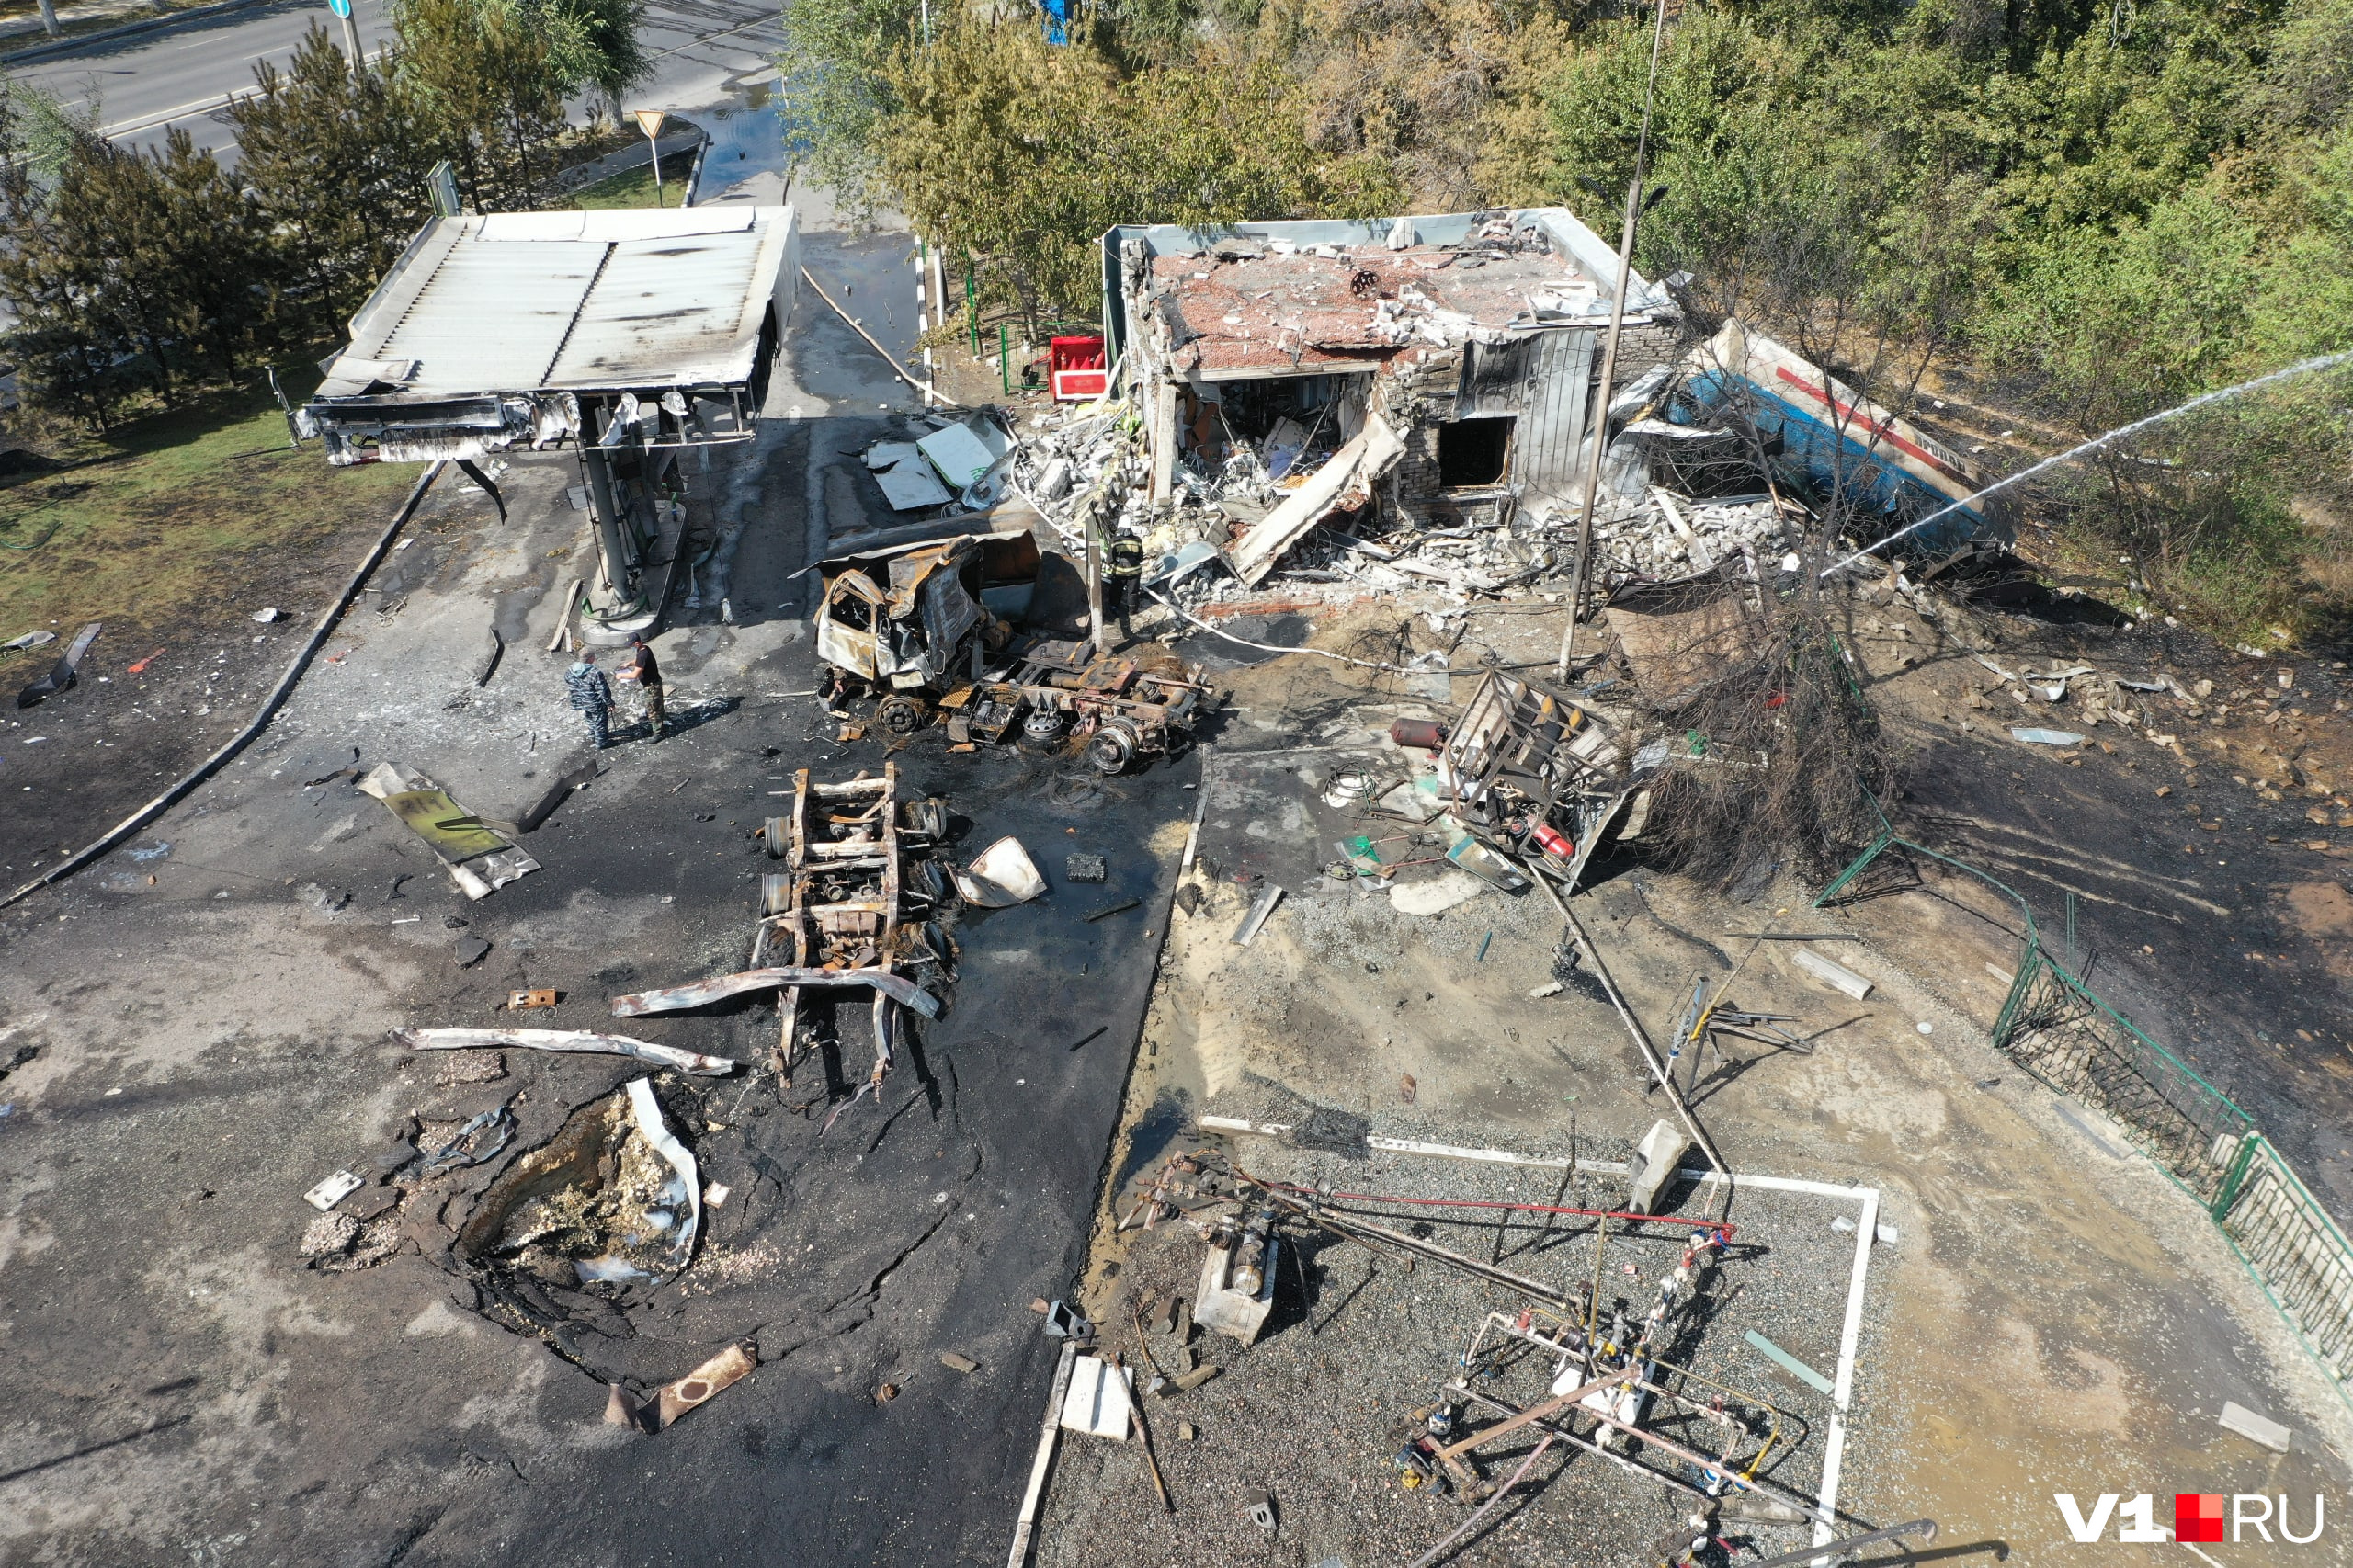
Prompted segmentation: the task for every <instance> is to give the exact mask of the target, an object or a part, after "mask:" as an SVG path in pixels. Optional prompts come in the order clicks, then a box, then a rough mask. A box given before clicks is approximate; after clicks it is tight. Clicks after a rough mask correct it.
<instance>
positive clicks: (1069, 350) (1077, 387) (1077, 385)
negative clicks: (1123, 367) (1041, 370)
mask: <svg viewBox="0 0 2353 1568" xmlns="http://www.w3.org/2000/svg"><path fill="white" fill-rule="evenodd" d="M1046 372H1047V379H1048V380H1049V381H1051V382H1052V384H1053V389H1054V401H1055V402H1056V403H1078V402H1081V401H1083V400H1085V399H1086V398H1090V397H1101V396H1102V395H1103V394H1104V393H1105V392H1108V391H1110V390H1111V371H1110V369H1109V368H1108V366H1107V365H1106V364H1105V363H1104V361H1103V340H1102V339H1101V338H1099V337H1057V338H1053V339H1051V340H1050V341H1049V342H1048V343H1047V345H1046Z"/></svg>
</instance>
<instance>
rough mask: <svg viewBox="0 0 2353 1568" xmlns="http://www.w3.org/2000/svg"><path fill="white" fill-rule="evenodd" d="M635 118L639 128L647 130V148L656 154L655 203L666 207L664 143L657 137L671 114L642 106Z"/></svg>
mask: <svg viewBox="0 0 2353 1568" xmlns="http://www.w3.org/2000/svg"><path fill="white" fill-rule="evenodd" d="M635 118H636V119H637V128H638V129H639V130H640V131H644V132H645V150H646V151H647V152H648V153H652V154H653V155H654V206H656V207H665V206H667V205H669V203H668V202H667V201H666V200H665V199H664V197H663V195H662V143H661V142H658V141H656V140H655V138H657V137H659V136H660V135H661V134H662V122H663V121H664V120H665V119H668V118H669V116H668V114H667V113H666V112H665V111H664V110H662V109H658V108H642V109H639V110H638V111H637V114H636V117H635Z"/></svg>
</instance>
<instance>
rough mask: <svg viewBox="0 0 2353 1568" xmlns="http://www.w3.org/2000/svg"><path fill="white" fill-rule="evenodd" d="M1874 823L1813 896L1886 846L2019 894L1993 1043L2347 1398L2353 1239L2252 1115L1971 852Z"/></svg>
mask: <svg viewBox="0 0 2353 1568" xmlns="http://www.w3.org/2000/svg"><path fill="white" fill-rule="evenodd" d="M1880 824H1881V832H1880V834H1879V835H1878V836H1877V837H1876V838H1874V839H1873V841H1872V843H1871V845H1870V847H1869V848H1867V849H1865V850H1864V851H1863V853H1862V854H1861V855H1859V856H1858V857H1857V858H1856V859H1855V862H1854V864H1852V865H1850V866H1848V867H1847V869H1845V870H1844V871H1842V872H1840V873H1839V875H1838V876H1837V878H1836V880H1835V881H1832V882H1831V884H1830V885H1829V886H1828V887H1827V888H1824V890H1823V892H1822V894H1821V896H1820V897H1818V898H1816V899H1815V900H1814V903H1815V906H1816V907H1820V906H1821V905H1823V904H1824V903H1828V902H1830V901H1831V900H1832V899H1833V898H1835V897H1836V896H1838V895H1839V894H1841V893H1844V892H1849V891H1850V890H1851V889H1853V887H1854V886H1855V883H1856V881H1857V879H1858V878H1859V877H1860V876H1861V875H1862V874H1863V872H1864V871H1865V870H1866V869H1869V868H1870V866H1871V865H1872V864H1873V863H1874V862H1875V861H1877V860H1878V859H1879V858H1881V856H1883V855H1885V854H1886V853H1888V852H1889V851H1890V850H1892V849H1902V850H1904V851H1906V852H1910V853H1916V854H1920V855H1925V856H1927V857H1928V858H1931V859H1933V860H1937V861H1938V862H1940V863H1942V864H1944V865H1947V866H1949V867H1952V868H1953V869H1956V870H1960V871H1963V872H1966V873H1968V874H1969V875H1971V876H1972V877H1975V878H1977V879H1979V880H1980V881H1984V882H1986V883H1987V884H1989V885H1990V886H1992V887H1994V888H1995V889H1996V890H1997V891H1999V892H2001V893H2002V894H2003V895H2004V896H2005V897H2006V898H2008V899H2009V900H2010V902H2011V903H2013V904H2015V905H2016V906H2017V908H2018V913H2019V915H2020V916H2021V918H2022V921H2023V931H2024V940H2023V944H2022V948H2023V950H2022V951H2021V953H2020V955H2019V960H2018V973H2017V976H2016V978H2015V979H2014V980H2013V981H2012V982H2011V984H2010V994H2009V995H2008V997H2007V998H2006V1000H2005V1001H2004V1002H2003V1004H2002V1011H2001V1015H2000V1017H1997V1018H1996V1019H1995V1023H1994V1031H1993V1033H1994V1044H1995V1047H1996V1048H1998V1049H1999V1050H2001V1051H2004V1052H2005V1053H2006V1054H2007V1055H2008V1056H2009V1057H2010V1058H2011V1060H2013V1061H2015V1062H2018V1065H2019V1066H2020V1067H2021V1068H2023V1069H2024V1070H2025V1071H2027V1072H2028V1073H2029V1074H2032V1075H2033V1076H2034V1077H2035V1078H2036V1079H2038V1080H2040V1082H2041V1083H2043V1084H2045V1085H2048V1086H2050V1087H2051V1088H2052V1089H2054V1090H2057V1091H2058V1092H2060V1093H2062V1094H2067V1095H2072V1096H2075V1097H2076V1098H2077V1099H2079V1100H2081V1101H2083V1102H2084V1103H2085V1104H2086V1105H2088V1106H2091V1107H2093V1108H2096V1109H2097V1110H2100V1111H2102V1112H2104V1113H2106V1114H2107V1115H2108V1116H2109V1117H2110V1118H2112V1119H2114V1120H2115V1121H2116V1123H2117V1125H2118V1126H2120V1128H2122V1129H2123V1130H2124V1132H2125V1134H2126V1136H2127V1137H2129V1138H2130V1139H2131V1141H2132V1142H2133V1143H2134V1144H2135V1145H2136V1146H2137V1147H2138V1148H2139V1149H2140V1150H2141V1151H2142V1152H2143V1153H2145V1154H2147V1155H2148V1156H2149V1158H2150V1159H2152V1160H2154V1162H2156V1164H2157V1166H2158V1167H2159V1168H2160V1169H2162V1170H2163V1171H2165V1174H2166V1175H2167V1176H2171V1177H2172V1178H2173V1179H2174V1181H2175V1182H2176V1183H2177V1184H2178V1185H2179V1186H2180V1187H2182V1188H2183V1190H2185V1191H2186V1192H2188V1193H2189V1194H2190V1195H2191V1196H2192V1197H2194V1198H2195V1199H2197V1200H2198V1202H2199V1206H2200V1208H2202V1209H2204V1210H2206V1213H2207V1216H2208V1217H2209V1218H2210V1219H2211V1220H2212V1221H2214V1223H2215V1225H2216V1226H2217V1227H2219V1228H2220V1229H2221V1231H2222V1237H2223V1239H2224V1240H2225V1241H2226V1242H2228V1243H2229V1244H2230V1247H2231V1250H2232V1251H2233V1252H2234V1253H2235V1254H2236V1255H2237V1256H2238V1258H2239V1261H2240V1262H2241V1263H2242V1264H2244V1265H2245V1267H2246V1270H2247V1273H2248V1274H2249V1275H2251V1276H2252V1277H2253V1278H2254V1279H2255V1282H2256V1284H2257V1285H2258V1286H2260V1287H2262V1290H2263V1292H2264V1294H2265V1295H2266V1296H2268V1297H2269V1298H2270V1300H2271V1303H2272V1305H2273V1306H2275V1307H2277V1308H2278V1309H2279V1315H2280V1316H2281V1317H2283V1318H2285V1319H2286V1320H2287V1322H2288V1324H2289V1326H2290V1327H2291V1328H2292V1329H2294V1330H2295V1332H2296V1334H2297V1335H2298V1337H2299V1338H2301V1339H2302V1342H2303V1345H2304V1347H2305V1348H2306V1349H2307V1350H2309V1351H2310V1352H2311V1353H2312V1355H2313V1359H2315V1360H2316V1361H2318V1362H2319V1363H2320V1365H2321V1367H2322V1369H2324V1370H2325V1371H2326V1372H2327V1373H2328V1375H2329V1377H2330V1380H2331V1381H2332V1382H2333V1383H2334V1384H2335V1385H2336V1391H2337V1393H2338V1395H2339V1397H2341V1398H2343V1399H2345V1400H2346V1402H2347V1404H2348V1405H2353V1388H2348V1386H2347V1385H2348V1382H2349V1381H2353V1244H2347V1241H2346V1238H2345V1233H2344V1232H2343V1231H2341V1230H2339V1229H2338V1228H2337V1225H2336V1221H2333V1220H2331V1219H2330V1218H2329V1216H2328V1214H2327V1211H2326V1210H2324V1209H2322V1207H2321V1206H2320V1204H2319V1202H2318V1201H2317V1200H2316V1199H2314V1198H2313V1195H2312V1193H2311V1191H2310V1190H2309V1189H2308V1188H2307V1187H2305V1186H2304V1184H2303V1183H2302V1181H2301V1180H2299V1179H2298V1178H2297V1176H2296V1173H2295V1172H2294V1171H2292V1170H2290V1169H2289V1168H2288V1165H2287V1162H2286V1161H2284V1160H2282V1159H2281V1158H2280V1157H2279V1150H2277V1149H2275V1148H2273V1147H2272V1146H2271V1142H2270V1140H2268V1139H2267V1138H2265V1137H2264V1136H2263V1134H2262V1133H2261V1132H2260V1131H2257V1130H2256V1126H2255V1122H2254V1119H2253V1118H2251V1117H2249V1116H2248V1115H2247V1113H2246V1112H2245V1111H2244V1110H2242V1109H2241V1108H2239V1107H2238V1106H2236V1105H2235V1104H2234V1103H2232V1101H2231V1099H2230V1098H2229V1096H2226V1095H2224V1094H2223V1093H2222V1091H2221V1090H2219V1089H2217V1088H2215V1087H2214V1086H2213V1085H2211V1084H2209V1083H2207V1082H2206V1080H2205V1079H2203V1078H2201V1077H2200V1076H2199V1075H2198V1074H2196V1073H2195V1072H2193V1071H2192V1070H2191V1069H2190V1068H2189V1067H2188V1065H2187V1064H2185V1063H2184V1062H2182V1061H2181V1060H2180V1059H2179V1058H2178V1057H2177V1056H2175V1055H2174V1054H2173V1052H2171V1051H2167V1050H2166V1049H2165V1047H2164V1046H2162V1045H2159V1044H2158V1043H2157V1042H2156V1041H2155V1040H2152V1039H2150V1038H2149V1037H2148V1036H2147V1035H2146V1034H2144V1033H2143V1032H2142V1030H2141V1029H2140V1028H2138V1027H2137V1026H2136V1025H2134V1024H2133V1023H2132V1022H2131V1019H2129V1018H2127V1017H2124V1016H2123V1015H2122V1014H2120V1013H2119V1012H2118V1011H2117V1010H2116V1009H2115V1008H2114V1007H2112V1006H2109V1004H2108V1003H2107V1002H2106V1001H2105V1000H2104V999H2102V998H2101V997H2100V995H2099V994H2097V993H2096V992H2094V991H2093V990H2092V989H2091V987H2090V986H2088V985H2086V984H2085V983H2084V982H2083V980H2082V979H2081V978H2080V977H2079V976H2077V975H2076V974H2075V973H2074V972H2073V971H2070V970H2069V969H2068V968H2067V967H2066V965H2064V964H2063V963H2061V962H2060V961H2059V960H2057V959H2055V958H2053V957H2052V955H2051V954H2050V953H2049V952H2047V951H2045V950H2044V949H2043V946H2042V941H2041V937H2040V930H2039V928H2038V927H2037V926H2036V924H2035V919H2034V912H2033V910H2032V909H2030V908H2029V907H2028V904H2027V902H2026V900H2025V899H2024V898H2023V897H2021V896H2020V895H2019V894H2018V892H2017V891H2016V890H2015V889H2013V888H2010V887H2008V886H2006V885H2005V884H2004V883H2002V882H2000V881H1996V880H1995V879H1994V878H1993V877H1991V876H1988V875H1987V874H1986V873H1985V872H1984V871H1982V870H1979V869H1977V868H1976V867H1974V866H1972V865H1970V864H1968V863H1967V862H1966V861H1962V860H1956V859H1954V858H1952V857H1951V856H1949V855H1944V854H1940V853H1938V851H1936V850H1934V849H1930V848H1928V847H1927V846H1925V845H1920V844H1915V843H1914V842H1912V841H1911V840H1909V839H1906V838H1904V837H1901V836H1900V835H1897V834H1896V832H1895V830H1894V828H1893V827H1892V826H1890V825H1889V824H1888V823H1887V818H1886V815H1885V813H1884V812H1882V813H1881V817H1880Z"/></svg>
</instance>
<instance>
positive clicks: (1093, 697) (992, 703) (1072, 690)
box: [943, 641, 1211, 776]
mask: <svg viewBox="0 0 2353 1568" xmlns="http://www.w3.org/2000/svg"><path fill="white" fill-rule="evenodd" d="M1210 690H1211V687H1209V685H1208V684H1207V683H1206V682H1205V681H1203V680H1202V678H1201V671H1200V670H1199V669H1198V668H1194V667H1181V668H1180V673H1178V674H1175V675H1171V674H1169V673H1167V672H1165V671H1158V670H1148V669H1145V668H1144V667H1142V665H1139V664H1138V663H1137V662H1136V661H1135V660H1133V659H1125V658H1120V657H1119V656H1118V655H1116V654H1109V653H1090V652H1089V651H1088V648H1087V644H1086V642H1080V641H1047V642H1037V643H1033V644H1031V645H1030V646H1029V647H1028V648H1027V649H1024V650H1023V651H1022V652H1021V653H1018V654H1017V655H1016V656H1015V658H1014V660H1013V663H1012V664H1011V665H1010V666H1008V667H1007V668H1006V669H1005V670H1004V671H1003V672H1002V673H1001V674H1000V675H998V676H995V677H993V678H991V679H988V680H983V681H975V682H974V683H973V684H972V686H971V687H969V688H967V689H965V690H963V691H960V692H955V693H952V694H950V696H949V698H948V699H946V700H945V702H944V703H943V706H948V707H951V708H953V709H954V710H955V711H954V713H953V715H952V716H951V717H950V718H949V721H948V734H949V739H950V740H954V741H958V742H963V741H988V742H992V743H994V742H996V741H1000V740H1003V739H1004V738H1005V736H1006V733H1007V732H1008V731H1010V730H1011V729H1012V728H1013V726H1014V724H1015V722H1017V721H1018V722H1022V723H1023V724H1024V728H1025V731H1027V732H1028V733H1031V734H1032V735H1033V736H1034V737H1035V738H1037V739H1040V740H1063V739H1066V738H1085V739H1086V759H1087V761H1088V762H1089V763H1091V764H1092V765H1093V766H1094V767H1095V768H1096V770H1097V772H1099V773H1103V774H1105V775H1110V776H1116V775H1118V774H1120V773H1124V772H1126V771H1127V769H1128V767H1129V766H1130V765H1131V763H1133V762H1134V761H1135V759H1136V758H1137V757H1139V756H1153V755H1165V754H1166V753H1169V752H1172V751H1175V750H1176V749H1178V748H1179V747H1181V746H1182V745H1183V744H1185V742H1186V740H1187V739H1188V738H1189V737H1190V735H1191V734H1192V728H1193V721H1194V719H1195V717H1196V716H1197V714H1198V713H1199V709H1200V704H1201V699H1202V698H1203V697H1204V696H1205V695H1206V694H1208V693H1209V691H1210ZM1032 725H1034V726H1035V728H1034V729H1033V728H1031V726H1032Z"/></svg>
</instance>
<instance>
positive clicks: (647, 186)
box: [572, 153, 695, 208]
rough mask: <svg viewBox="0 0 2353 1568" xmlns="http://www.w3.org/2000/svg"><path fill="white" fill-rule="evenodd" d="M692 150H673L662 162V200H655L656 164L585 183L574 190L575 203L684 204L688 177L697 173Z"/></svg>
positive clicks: (668, 205) (610, 205)
mask: <svg viewBox="0 0 2353 1568" xmlns="http://www.w3.org/2000/svg"><path fill="white" fill-rule="evenodd" d="M694 166H695V160H694V154H693V153H671V154H670V156H669V157H667V158H665V159H664V160H663V163H662V199H661V200H660V201H659V202H658V203H657V202H656V201H655V200H654V165H651V164H648V165H644V166H643V167H641V168H634V169H627V170H624V171H623V172H621V173H620V174H617V175H614V176H612V177H610V178H609V179H600V180H598V181H597V183H596V184H595V185H588V186H583V187H580V189H578V190H577V191H574V193H573V197H572V204H573V205H574V207H578V208H597V207H654V206H657V205H658V206H662V207H683V206H685V205H686V204H687V176H688V175H689V174H691V173H693V172H694Z"/></svg>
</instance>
